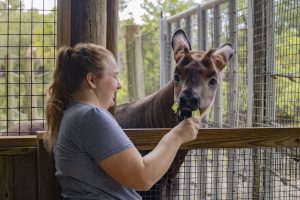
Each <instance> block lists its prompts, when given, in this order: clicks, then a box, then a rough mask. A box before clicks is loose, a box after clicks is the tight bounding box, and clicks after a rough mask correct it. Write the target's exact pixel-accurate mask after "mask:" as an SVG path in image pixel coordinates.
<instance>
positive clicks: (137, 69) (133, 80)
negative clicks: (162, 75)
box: [125, 25, 145, 101]
mask: <svg viewBox="0 0 300 200" xmlns="http://www.w3.org/2000/svg"><path fill="white" fill-rule="evenodd" d="M125 39H126V59H127V76H128V92H129V100H130V101H134V100H137V99H140V98H142V97H144V96H145V88H144V65H143V59H142V54H141V52H142V38H141V36H140V26H139V25H127V26H126V35H125Z"/></svg>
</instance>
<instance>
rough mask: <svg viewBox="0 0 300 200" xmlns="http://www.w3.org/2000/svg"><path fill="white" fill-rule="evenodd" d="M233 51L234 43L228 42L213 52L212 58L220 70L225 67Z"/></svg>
mask: <svg viewBox="0 0 300 200" xmlns="http://www.w3.org/2000/svg"><path fill="white" fill-rule="evenodd" d="M233 53H234V49H233V46H232V44H230V43H226V44H224V45H223V46H221V47H220V48H219V49H217V50H216V51H215V52H214V53H213V54H212V60H213V62H214V64H215V66H216V68H217V70H218V71H219V72H220V71H222V70H223V69H224V67H225V66H226V64H227V63H228V62H229V60H230V58H231V57H232V55H233Z"/></svg>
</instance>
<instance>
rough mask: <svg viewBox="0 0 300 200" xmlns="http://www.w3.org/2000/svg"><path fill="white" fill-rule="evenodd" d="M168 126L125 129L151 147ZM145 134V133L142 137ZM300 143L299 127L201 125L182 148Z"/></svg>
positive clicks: (146, 147)
mask: <svg viewBox="0 0 300 200" xmlns="http://www.w3.org/2000/svg"><path fill="white" fill-rule="evenodd" d="M169 130H170V129H143V131H141V130H139V129H125V130H124V131H125V133H126V134H127V135H128V136H129V137H130V138H131V140H132V141H133V143H134V144H135V145H136V146H137V148H138V149H140V150H150V149H153V148H154V147H155V146H156V144H157V143H158V142H159V141H160V139H161V138H162V137H163V135H164V134H166V133H167V132H168V131H169ZM145 135H147V137H145ZM258 147H300V128H216V129H211V128H210V129H200V130H199V134H198V137H197V139H196V140H194V141H192V142H189V143H186V144H184V145H182V146H181V149H199V148H258Z"/></svg>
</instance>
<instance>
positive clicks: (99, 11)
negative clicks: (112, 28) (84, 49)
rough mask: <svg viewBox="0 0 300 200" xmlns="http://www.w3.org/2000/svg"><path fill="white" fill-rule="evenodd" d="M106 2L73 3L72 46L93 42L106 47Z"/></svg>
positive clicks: (80, 0) (78, 1) (76, 0)
mask: <svg viewBox="0 0 300 200" xmlns="http://www.w3.org/2000/svg"><path fill="white" fill-rule="evenodd" d="M106 9H107V1H106V0H85V1H82V0H72V1H71V45H72V46H75V45H76V44H77V43H80V42H86V43H88V42H91V43H95V44H98V45H102V46H104V47H105V46H106V23H107V12H106Z"/></svg>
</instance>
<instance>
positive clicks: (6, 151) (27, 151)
mask: <svg viewBox="0 0 300 200" xmlns="http://www.w3.org/2000/svg"><path fill="white" fill-rule="evenodd" d="M3 155H4V156H15V155H36V147H6V148H0V156H3Z"/></svg>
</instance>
